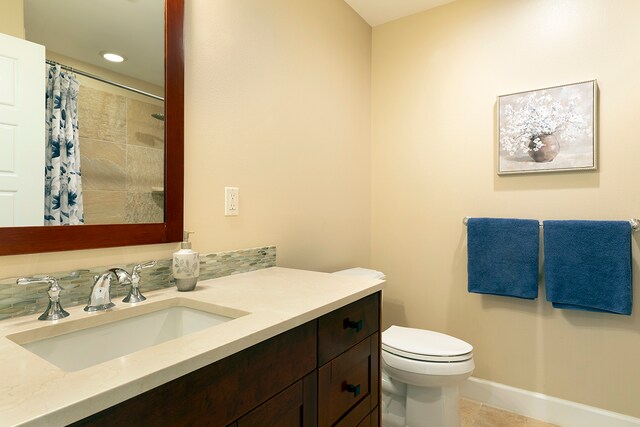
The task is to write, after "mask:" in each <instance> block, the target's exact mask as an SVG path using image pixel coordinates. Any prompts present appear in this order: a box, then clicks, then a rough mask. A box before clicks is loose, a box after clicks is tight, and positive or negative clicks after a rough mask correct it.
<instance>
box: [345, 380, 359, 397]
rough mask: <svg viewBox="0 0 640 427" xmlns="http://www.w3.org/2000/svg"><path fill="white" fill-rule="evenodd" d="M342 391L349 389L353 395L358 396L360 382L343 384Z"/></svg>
mask: <svg viewBox="0 0 640 427" xmlns="http://www.w3.org/2000/svg"><path fill="white" fill-rule="evenodd" d="M342 391H348V392H349V393H353V397H358V396H359V395H360V384H357V385H353V384H347V383H344V384H342Z"/></svg>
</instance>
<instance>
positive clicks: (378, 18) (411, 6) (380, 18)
mask: <svg viewBox="0 0 640 427" xmlns="http://www.w3.org/2000/svg"><path fill="white" fill-rule="evenodd" d="M344 1H345V2H347V4H349V6H351V7H352V8H353V10H355V11H356V12H358V14H359V15H360V16H362V17H363V18H364V20H365V21H367V22H368V23H369V25H371V26H372V27H375V26H376V25H380V24H384V23H385V22H389V21H393V20H396V19H399V18H402V17H404V16H409V15H413V14H414V13H418V12H422V11H425V10H427V9H432V8H434V7H437V6H440V5H443V4H445V3H451V2H453V1H455V0H344Z"/></svg>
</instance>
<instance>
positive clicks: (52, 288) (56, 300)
mask: <svg viewBox="0 0 640 427" xmlns="http://www.w3.org/2000/svg"><path fill="white" fill-rule="evenodd" d="M16 283H17V284H18V285H23V286H24V285H35V284H39V283H46V284H48V285H49V288H48V289H47V294H49V305H47V309H46V310H45V311H44V313H42V314H41V315H40V317H38V320H58V319H64V318H65V317H67V316H69V313H67V312H66V311H65V309H64V308H62V305H60V291H62V286H60V285H59V284H58V279H56V278H55V277H53V276H44V277H21V278H19V279H18V280H16Z"/></svg>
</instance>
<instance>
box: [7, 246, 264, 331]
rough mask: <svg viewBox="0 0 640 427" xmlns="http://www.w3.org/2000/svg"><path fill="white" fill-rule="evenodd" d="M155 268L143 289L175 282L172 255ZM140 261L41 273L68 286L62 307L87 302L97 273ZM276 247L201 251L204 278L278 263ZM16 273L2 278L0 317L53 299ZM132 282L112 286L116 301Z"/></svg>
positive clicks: (38, 308)
mask: <svg viewBox="0 0 640 427" xmlns="http://www.w3.org/2000/svg"><path fill="white" fill-rule="evenodd" d="M157 261H158V262H157V264H156V266H155V267H153V268H147V269H144V270H142V274H141V276H142V277H141V280H140V290H141V291H142V293H143V294H144V293H146V292H149V291H153V290H157V289H164V288H170V287H173V286H175V285H174V284H173V283H172V281H171V258H169V259H162V260H157ZM136 264H137V263H132V264H121V265H109V266H102V267H94V268H92V269H89V270H75V271H64V272H57V273H43V274H38V275H37V276H53V277H56V278H58V283H60V286H62V288H63V289H64V290H63V291H62V293H61V296H60V303H61V304H62V307H64V308H67V307H73V306H74V305H80V304H82V305H84V304H86V303H87V299H88V298H89V292H90V291H91V286H92V285H93V277H94V276H95V275H96V274H101V273H102V272H104V271H105V270H108V269H109V268H113V267H121V268H124V269H125V270H127V271H129V272H130V271H131V270H132V269H133V267H134V266H135V265H136ZM275 265H276V248H275V246H267V247H261V248H253V249H242V250H238V251H230V252H218V253H211V254H200V280H207V279H214V278H216V277H223V276H230V275H232V274H238V273H246V272H248V271H254V270H260V269H263V268H269V267H275ZM16 279H17V278H16V277H10V278H6V279H1V280H0V320H3V319H8V318H10V317H18V316H26V315H32V314H41V313H42V312H43V311H44V310H45V308H47V304H48V302H49V298H48V296H47V285H45V284H43V285H31V286H19V285H17V284H16ZM128 292H129V286H114V287H112V288H111V298H112V299H113V300H114V301H117V299H118V298H119V299H122V298H124V297H125V296H126V295H127V293H128Z"/></svg>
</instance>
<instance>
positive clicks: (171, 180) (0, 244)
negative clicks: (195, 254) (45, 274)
mask: <svg viewBox="0 0 640 427" xmlns="http://www.w3.org/2000/svg"><path fill="white" fill-rule="evenodd" d="M164 25H165V32H164V34H165V35H164V37H165V43H164V46H165V47H164V49H165V55H164V58H165V59H164V61H165V67H164V68H165V70H164V73H165V74H164V77H165V85H164V86H165V131H164V135H165V148H164V164H165V175H164V181H165V183H164V191H165V193H164V204H165V206H164V215H165V216H164V218H165V220H164V223H158V224H106V225H73V226H44V225H43V226H38V227H4V228H0V255H18V254H31V253H39V252H57V251H71V250H81V249H95V248H109V247H116V246H134V245H148V244H154V243H169V242H178V241H180V240H182V229H183V220H184V214H183V203H184V187H183V184H184V43H183V26H184V0H165V24H164Z"/></svg>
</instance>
